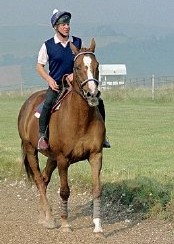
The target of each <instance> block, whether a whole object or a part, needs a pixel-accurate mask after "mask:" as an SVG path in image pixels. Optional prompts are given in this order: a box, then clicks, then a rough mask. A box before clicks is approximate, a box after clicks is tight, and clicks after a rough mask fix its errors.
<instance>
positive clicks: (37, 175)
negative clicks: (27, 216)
mask: <svg viewBox="0 0 174 244" xmlns="http://www.w3.org/2000/svg"><path fill="white" fill-rule="evenodd" d="M24 151H25V158H24V161H25V165H26V164H28V165H29V167H30V169H31V171H32V177H33V179H34V181H35V183H36V186H37V188H38V191H39V195H40V200H39V203H40V204H39V212H40V218H41V217H42V219H39V223H41V224H43V225H44V226H46V227H47V228H55V227H56V225H55V222H54V219H53V217H52V214H51V208H50V205H49V203H48V199H47V197H46V189H47V184H46V183H45V182H44V177H43V175H42V173H41V172H40V168H39V162H38V152H37V151H36V150H35V149H34V148H33V147H32V146H31V145H30V144H27V145H25V146H24Z"/></svg>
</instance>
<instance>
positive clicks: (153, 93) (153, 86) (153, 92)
mask: <svg viewBox="0 0 174 244" xmlns="http://www.w3.org/2000/svg"><path fill="white" fill-rule="evenodd" d="M154 99H155V75H152V101H154Z"/></svg>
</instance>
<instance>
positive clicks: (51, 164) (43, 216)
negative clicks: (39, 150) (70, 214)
mask: <svg viewBox="0 0 174 244" xmlns="http://www.w3.org/2000/svg"><path fill="white" fill-rule="evenodd" d="M56 167H57V162H56V161H55V160H51V159H50V158H48V159H47V164H46V167H45V168H44V169H43V171H42V177H43V181H44V183H45V187H46V188H47V186H48V184H49V182H50V179H51V175H52V173H53V171H54V170H55V168H56ZM45 191H46V190H45ZM39 212H40V217H39V223H40V224H43V225H45V226H46V227H47V228H55V227H56V223H55V221H54V218H53V217H52V214H51V208H50V207H49V208H48V210H47V209H46V211H45V209H44V208H43V201H42V199H40V211H39Z"/></svg>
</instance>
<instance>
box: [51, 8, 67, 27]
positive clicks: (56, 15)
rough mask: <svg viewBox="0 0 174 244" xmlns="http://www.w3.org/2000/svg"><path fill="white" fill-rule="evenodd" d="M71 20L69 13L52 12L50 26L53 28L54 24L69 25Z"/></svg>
mask: <svg viewBox="0 0 174 244" xmlns="http://www.w3.org/2000/svg"><path fill="white" fill-rule="evenodd" d="M70 19H71V13H69V12H67V11H59V10H56V9H55V10H54V11H53V15H52V17H51V24H52V26H53V28H54V26H55V25H56V24H61V23H69V22H70Z"/></svg>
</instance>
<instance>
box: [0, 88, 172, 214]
mask: <svg viewBox="0 0 174 244" xmlns="http://www.w3.org/2000/svg"><path fill="white" fill-rule="evenodd" d="M115 94H116V92H115ZM138 94H140V93H138ZM117 95H118V94H117ZM134 95H135V94H134ZM103 97H104V99H105V107H106V114H107V116H106V127H107V136H108V138H109V140H110V143H111V145H112V148H111V149H104V155H103V169H102V182H103V199H104V200H105V201H107V202H109V203H110V204H114V202H115V201H121V203H122V204H124V205H126V206H127V207H128V208H130V206H133V209H134V211H135V210H138V209H141V211H142V212H144V213H146V215H149V216H151V217H153V216H155V217H156V216H160V217H163V218H173V214H172V213H173V209H174V200H173V196H174V191H173V187H174V106H173V105H174V103H173V100H172V99H170V100H169V101H168V100H167V99H165V100H164V99H160V98H158V99H157V100H155V101H151V100H150V99H147V98H144V97H143V96H142V99H141V98H140V97H139V96H137V97H138V99H131V97H130V96H127V95H126V99H125V94H124V99H120V97H119V98H118V96H116V95H114V92H112V94H109V92H108V93H104V94H103ZM24 100H25V98H20V97H17V96H12V95H11V96H0V101H1V105H0V128H1V129H0V180H4V179H5V178H10V179H12V180H13V179H16V177H18V176H19V172H20V162H21V152H20V139H19V136H18V131H17V116H18V112H19V109H20V107H21V105H22V103H23V101H24ZM40 160H41V164H42V166H43V165H44V160H45V158H44V157H40ZM69 180H70V185H77V186H78V187H79V186H80V185H81V187H82V189H84V188H86V189H88V188H89V185H91V172H90V168H89V165H88V163H87V162H80V163H77V164H74V165H72V166H71V167H70V174H69ZM53 181H55V182H56V183H57V173H56V172H55V173H54V175H53Z"/></svg>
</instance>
